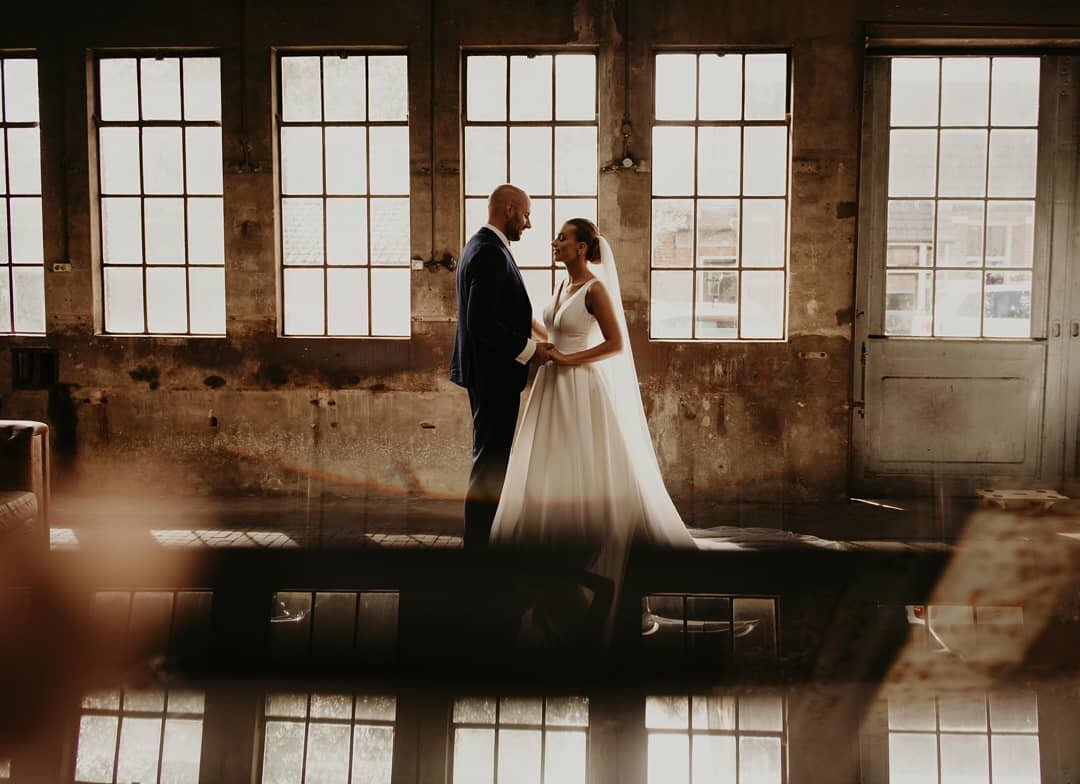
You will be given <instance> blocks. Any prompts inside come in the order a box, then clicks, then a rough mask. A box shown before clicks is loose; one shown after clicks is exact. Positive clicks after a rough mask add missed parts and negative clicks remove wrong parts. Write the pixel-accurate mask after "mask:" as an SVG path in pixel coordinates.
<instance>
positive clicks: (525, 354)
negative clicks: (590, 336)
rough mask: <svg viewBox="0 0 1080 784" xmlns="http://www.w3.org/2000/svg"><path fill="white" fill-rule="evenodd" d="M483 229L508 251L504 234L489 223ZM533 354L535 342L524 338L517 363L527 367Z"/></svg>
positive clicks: (508, 243)
mask: <svg viewBox="0 0 1080 784" xmlns="http://www.w3.org/2000/svg"><path fill="white" fill-rule="evenodd" d="M484 228H485V229H489V230H490V231H491V232H492V233H493V234H494V235H495V236H496V237H498V238H499V241H500V242H501V243H502V244H503V245H504V246H505V247H506V250H507V251H510V240H508V239H506V235H505V234H503V233H502V232H501V231H499V230H498V229H496V228H495V227H494V226H492V225H491V224H490V223H485V224H484ZM513 255H514V254H513V251H510V256H511V258H512V257H513ZM535 353H536V341H535V340H533V339H532V338H526V340H525V348H523V349H522V350H521V353H520V354H518V355H517V361H518V362H520V363H521V364H522V365H528V364H529V360H530V359H532V355H533V354H535Z"/></svg>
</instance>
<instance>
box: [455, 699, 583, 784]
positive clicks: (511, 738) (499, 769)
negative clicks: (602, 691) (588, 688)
mask: <svg viewBox="0 0 1080 784" xmlns="http://www.w3.org/2000/svg"><path fill="white" fill-rule="evenodd" d="M453 721H454V738H453V741H454V748H453V754H454V761H453V779H452V782H451V784H480V783H481V782H484V784H510V783H511V782H515V784H516V782H530V784H541V783H542V784H585V781H586V777H587V773H588V770H587V759H588V736H587V731H588V727H589V701H588V699H586V698H585V697H502V698H500V699H496V698H493V697H492V698H477V697H469V698H461V699H457V700H455V701H454V716H453Z"/></svg>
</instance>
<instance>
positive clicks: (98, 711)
mask: <svg viewBox="0 0 1080 784" xmlns="http://www.w3.org/2000/svg"><path fill="white" fill-rule="evenodd" d="M204 702H205V698H204V696H203V694H202V693H201V692H194V691H174V690H171V689H170V690H169V691H163V690H160V689H154V690H145V691H134V690H130V689H125V690H123V691H120V690H113V691H104V692H98V693H95V694H90V695H87V696H86V697H85V698H84V699H83V701H82V711H81V713H82V717H81V719H80V721H79V747H78V751H77V753H76V759H75V782H76V784H84V783H85V784H91V782H94V783H95V784H126V783H127V782H131V781H138V782H142V784H166V782H169V783H170V784H171V783H173V782H175V783H176V784H197V782H198V781H199V760H200V757H201V754H202V734H203V710H204Z"/></svg>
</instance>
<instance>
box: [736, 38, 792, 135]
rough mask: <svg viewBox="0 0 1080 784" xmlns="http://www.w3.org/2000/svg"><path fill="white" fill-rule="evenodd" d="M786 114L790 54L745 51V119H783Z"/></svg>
mask: <svg viewBox="0 0 1080 784" xmlns="http://www.w3.org/2000/svg"><path fill="white" fill-rule="evenodd" d="M786 116H787V55H786V54H783V53H773V54H748V55H746V119H747V120H783V119H785V118H786Z"/></svg>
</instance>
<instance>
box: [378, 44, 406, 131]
mask: <svg viewBox="0 0 1080 784" xmlns="http://www.w3.org/2000/svg"><path fill="white" fill-rule="evenodd" d="M406 65H407V64H406V58H405V57H404V56H403V55H388V56H383V57H369V58H368V90H369V98H370V105H369V106H368V116H369V117H370V119H372V120H376V121H379V120H383V121H386V120H402V121H404V120H406V119H408V116H409V92H408V87H407V85H408V79H407V74H406Z"/></svg>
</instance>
